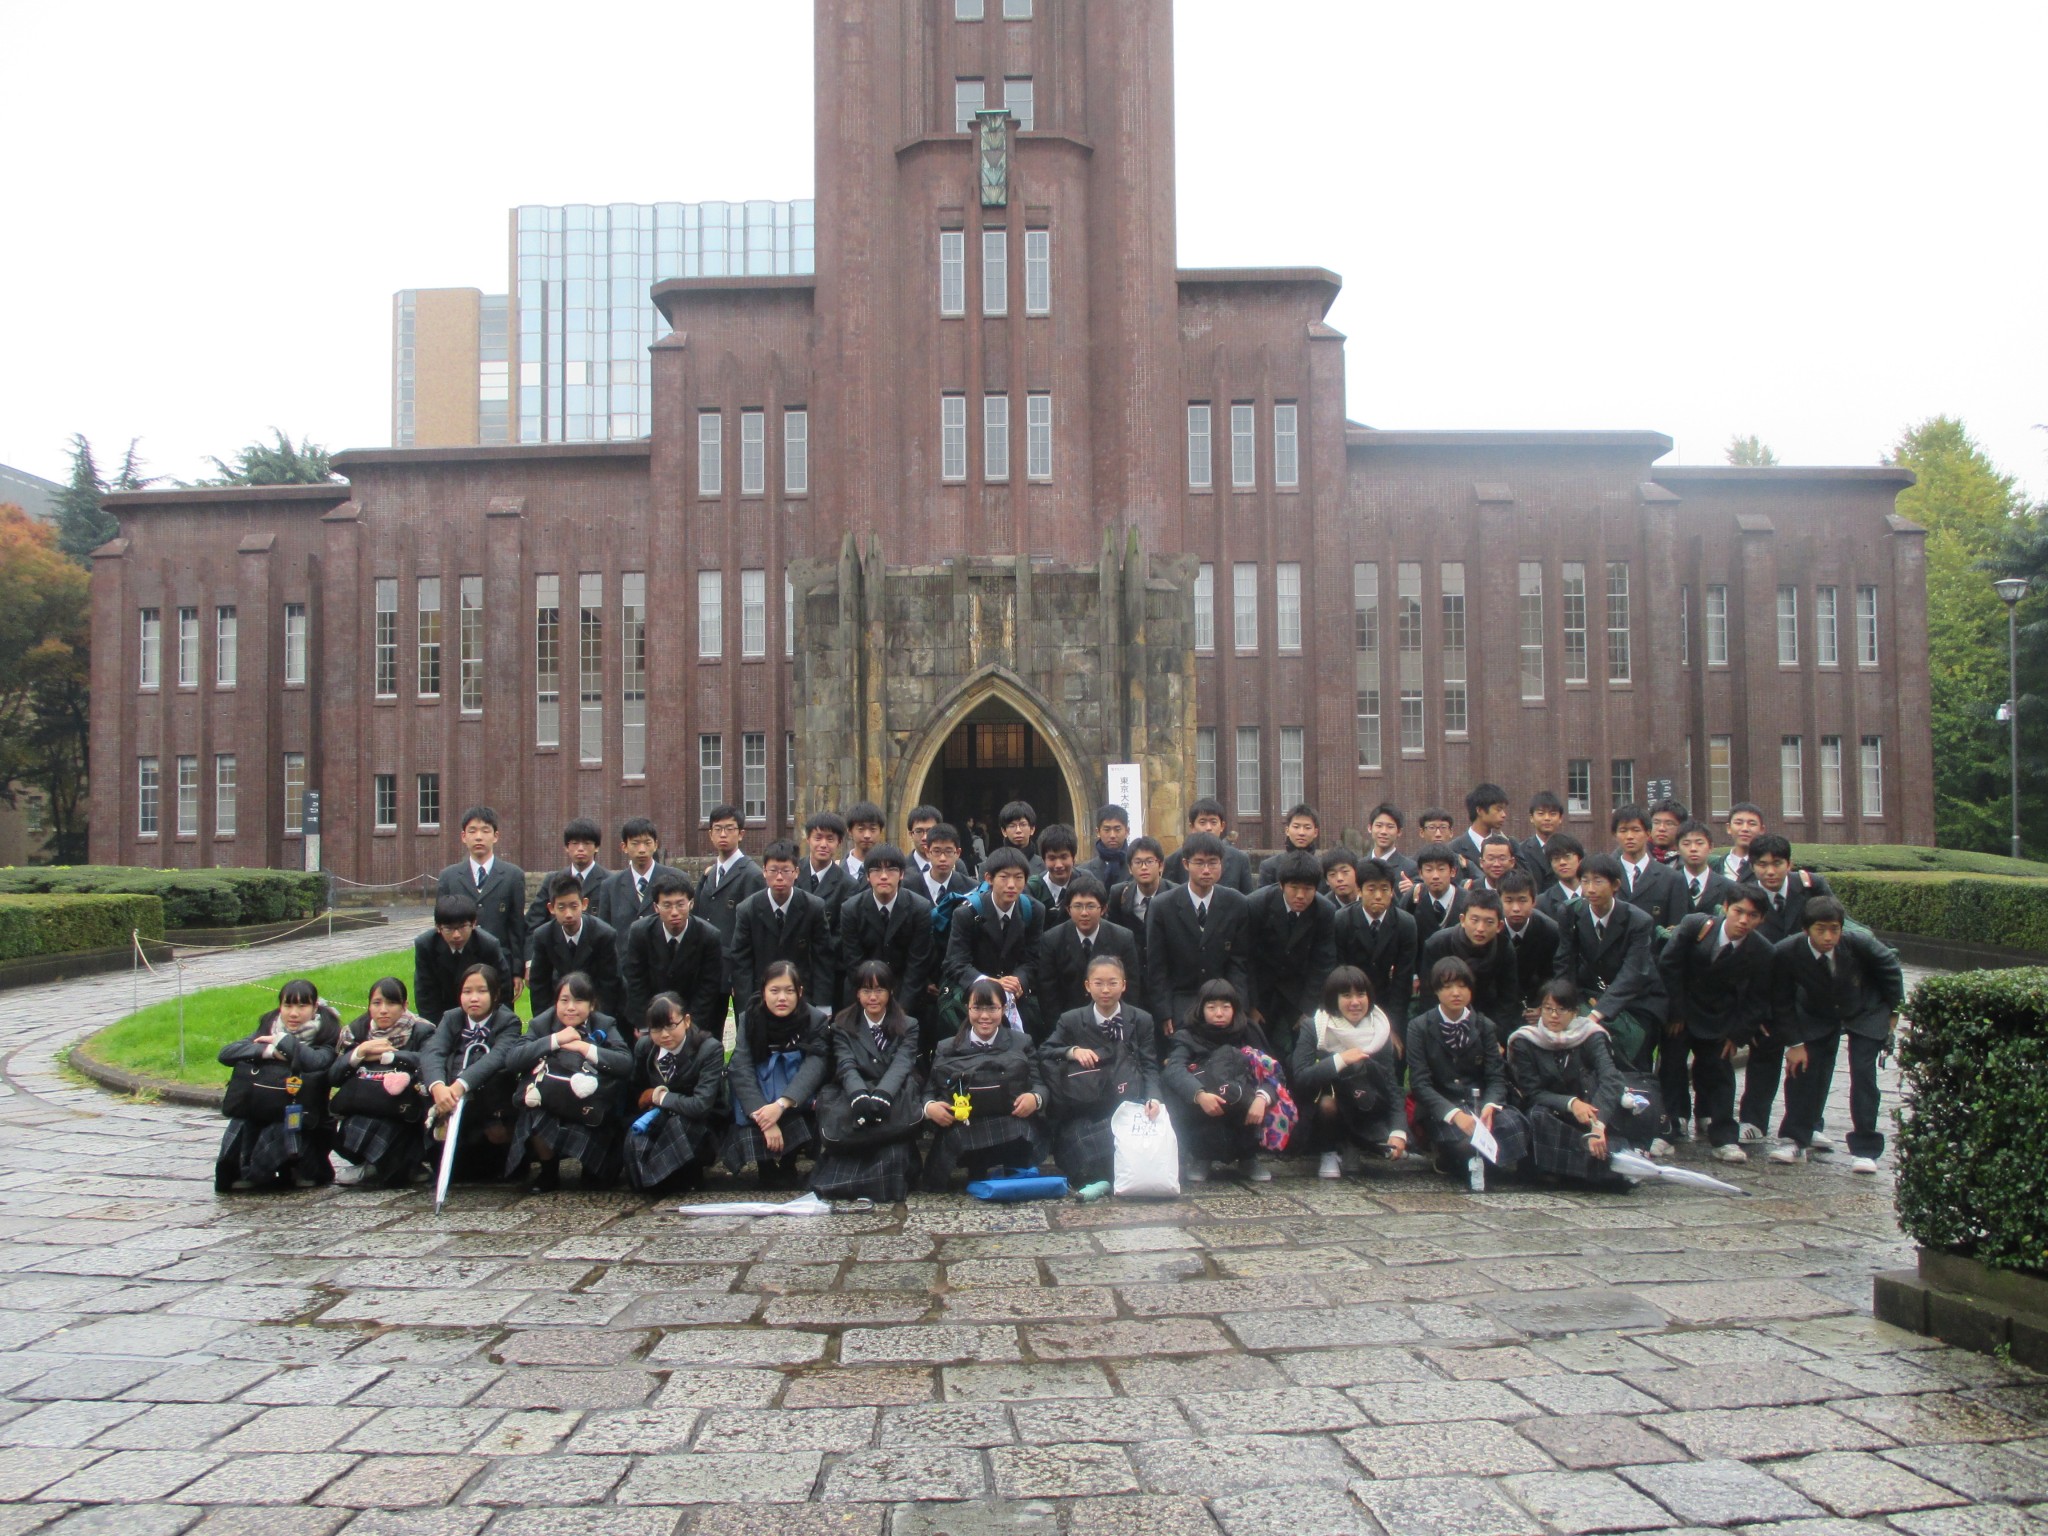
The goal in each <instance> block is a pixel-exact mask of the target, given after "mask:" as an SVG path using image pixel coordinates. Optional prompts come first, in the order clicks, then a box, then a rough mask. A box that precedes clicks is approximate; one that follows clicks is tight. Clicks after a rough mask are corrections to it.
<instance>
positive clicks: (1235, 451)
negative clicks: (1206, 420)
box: [1230, 405, 1259, 491]
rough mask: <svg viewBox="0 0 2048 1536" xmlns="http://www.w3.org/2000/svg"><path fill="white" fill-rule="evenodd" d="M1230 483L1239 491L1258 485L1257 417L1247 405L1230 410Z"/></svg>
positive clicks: (1236, 406)
mask: <svg viewBox="0 0 2048 1536" xmlns="http://www.w3.org/2000/svg"><path fill="white" fill-rule="evenodd" d="M1230 483H1231V484H1232V485H1233V486H1235V487H1236V488H1237V489H1238V490H1241V491H1248V490H1250V489H1251V488H1252V487H1253V486H1255V485H1257V484H1258V483H1259V467H1258V425H1257V415H1256V413H1255V412H1254V410H1253V408H1252V407H1251V406H1249V405H1233V406H1232V407H1231V408H1230Z"/></svg>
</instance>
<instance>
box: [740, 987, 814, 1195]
mask: <svg viewBox="0 0 2048 1536" xmlns="http://www.w3.org/2000/svg"><path fill="white" fill-rule="evenodd" d="M831 1022H832V1015H831V1014H830V1013H828V1012H827V1011H826V1010H825V1009H823V1008H814V1007H812V1006H811V1005H810V1004H809V1003H807V1002H806V1001H804V979H803V974H802V972H800V971H798V970H797V968H796V965H795V963H794V962H793V961H789V960H777V961H774V962H772V963H771V964H770V965H769V967H768V969H767V970H766V971H765V972H763V973H762V980H761V1000H760V1001H759V1002H758V1003H756V1004H755V1005H754V1006H753V1007H751V1008H749V1009H748V1010H747V1011H746V1013H745V1014H744V1015H742V1016H741V1018H740V1020H739V1023H738V1025H737V1026H736V1027H735V1029H734V1032H733V1033H734V1039H733V1049H732V1060H731V1061H730V1062H729V1063H727V1082H728V1084H729V1086H730V1087H731V1090H732V1118H733V1124H732V1127H731V1129H729V1130H728V1131H727V1132H726V1136H725V1147H724V1151H723V1153H722V1155H721V1160H722V1161H723V1162H724V1164H725V1166H726V1168H727V1170H728V1171H730V1172H732V1173H738V1172H739V1171H740V1170H741V1169H743V1168H745V1167H746V1166H747V1164H749V1163H752V1164H753V1165H754V1167H755V1168H756V1169H758V1170H759V1172H760V1179H761V1187H762V1188H763V1189H768V1188H771V1187H774V1186H777V1185H784V1184H788V1183H791V1182H793V1181H794V1180H795V1178H796V1176H797V1173H796V1160H797V1158H798V1156H800V1155H802V1154H805V1153H815V1152H816V1150H817V1144H818V1122H817V1118H816V1115H815V1113H814V1110H813V1101H814V1100H815V1099H816V1098H817V1097H818V1090H819V1089H820V1088H822V1087H824V1086H825V1069H826V1067H827V1065H828V1062H827V1056H828V1051H827V1043H826V1036H825V1031H826V1029H827V1027H828V1026H829V1025H830V1024H831Z"/></svg>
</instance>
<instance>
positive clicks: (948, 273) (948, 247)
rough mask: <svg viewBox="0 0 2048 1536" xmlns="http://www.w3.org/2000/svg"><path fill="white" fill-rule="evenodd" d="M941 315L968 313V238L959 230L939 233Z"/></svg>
mask: <svg viewBox="0 0 2048 1536" xmlns="http://www.w3.org/2000/svg"><path fill="white" fill-rule="evenodd" d="M939 313H940V314H942V315H964V314H966V313H967V236H966V235H965V234H964V233H963V232H962V231H960V230H957V229H942V230H940V231H939Z"/></svg>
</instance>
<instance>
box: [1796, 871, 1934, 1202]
mask: <svg viewBox="0 0 2048 1536" xmlns="http://www.w3.org/2000/svg"><path fill="white" fill-rule="evenodd" d="M1759 861H1761V860H1760V859H1759ZM1801 921H1802V922H1803V923H1804V924H1805V927H1804V930H1803V931H1802V932H1800V933H1795V934H1793V935H1791V936H1790V937H1788V938H1786V939H1783V940H1781V941H1780V942H1779V944H1778V946H1777V949H1776V951H1775V954H1774V965H1773V970H1772V1000H1771V1013H1772V1020H1773V1024H1774V1026H1775V1033H1776V1034H1777V1036H1778V1038H1779V1039H1781V1040H1782V1041H1784V1042H1785V1122H1784V1124H1783V1126H1782V1127H1780V1129H1781V1130H1782V1132H1783V1134H1784V1139H1783V1140H1782V1141H1781V1142H1780V1143H1779V1144H1778V1145H1777V1146H1775V1147H1773V1148H1772V1149H1771V1161H1772V1162H1774V1163H1802V1162H1805V1161H1806V1157H1807V1152H1808V1149H1809V1148H1813V1147H1817V1146H1818V1145H1819V1143H1818V1142H1817V1141H1816V1140H1815V1136H1814V1132H1815V1130H1816V1129H1817V1128H1818V1126H1819V1124H1820V1111H1821V1106H1822V1105H1824V1104H1826V1103H1827V1101H1828V1087H1829V1085H1830V1083H1832V1081H1833V1080H1834V1075H1835V1060H1836V1056H1837V1054H1838V1053H1839V1052H1840V1050H1841V1047H1842V1039H1843V1037H1844V1036H1845V1035H1846V1036H1847V1037H1848V1041H1849V1118H1850V1128H1849V1155H1850V1156H1851V1157H1853V1158H1854V1159H1855V1162H1853V1163H1852V1164H1851V1165H1850V1167H1851V1169H1852V1171H1854V1172H1856V1173H1876V1172H1877V1160H1878V1159H1879V1158H1880V1157H1882V1156H1884V1132H1882V1131H1880V1130H1879V1129H1878V1118H1877V1111H1878V1086H1877V1063H1878V1058H1879V1057H1881V1056H1882V1055H1883V1054H1884V1053H1885V1051H1886V1050H1887V1049H1888V1048H1889V1047H1890V1044H1891V1039H1892V1034H1893V1032H1894V1031H1895V1030H1896V1029H1897V1028H1898V1025H1899V1005H1900V1004H1901V1003H1902V1002H1903V1001H1904V1000H1905V995H1906V983H1905V976H1904V973H1903V972H1902V971H1901V970H1900V968H1899V957H1898V956H1897V955H1896V954H1894V953H1893V952H1892V951H1891V949H1890V948H1889V947H1888V946H1886V945H1885V944H1884V943H1883V942H1881V941H1880V940H1879V939H1878V938H1877V937H1876V936H1875V935H1873V934H1870V933H1859V932H1855V931H1852V930H1850V929H1848V928H1847V927H1846V926H1845V925H1846V923H1847V921H1848V914H1847V913H1846V912H1845V911H1843V909H1842V904H1841V903H1840V902H1839V901H1837V900H1835V898H1834V897H1832V896H1816V897H1814V898H1813V899H1812V900H1810V901H1808V902H1807V903H1806V905H1805V910H1804V912H1803V913H1802V914H1801Z"/></svg>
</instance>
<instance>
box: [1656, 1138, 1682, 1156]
mask: <svg viewBox="0 0 2048 1536" xmlns="http://www.w3.org/2000/svg"><path fill="white" fill-rule="evenodd" d="M1675 1150H1677V1149H1676V1148H1674V1147H1673V1146H1672V1145H1671V1143H1670V1142H1668V1141H1666V1140H1665V1139H1664V1138H1663V1137H1662V1136H1658V1137H1655V1138H1653V1139H1652V1140H1651V1142H1650V1156H1652V1157H1669V1156H1671V1154H1672V1153H1673V1152H1674V1151H1675Z"/></svg>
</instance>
